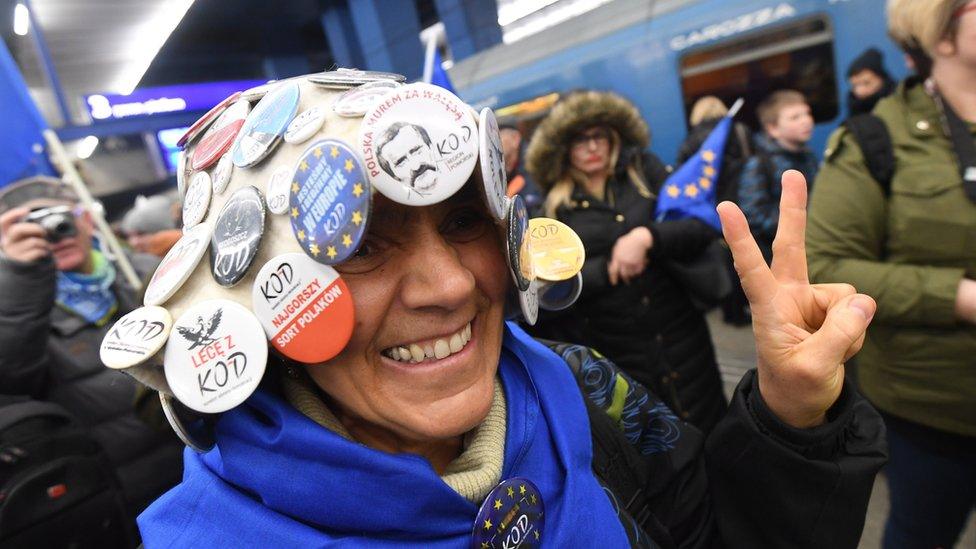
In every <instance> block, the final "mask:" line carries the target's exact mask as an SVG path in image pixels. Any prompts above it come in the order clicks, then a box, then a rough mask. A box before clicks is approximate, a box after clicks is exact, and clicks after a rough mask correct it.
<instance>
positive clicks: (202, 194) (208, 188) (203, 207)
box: [183, 172, 213, 229]
mask: <svg viewBox="0 0 976 549" xmlns="http://www.w3.org/2000/svg"><path fill="white" fill-rule="evenodd" d="M212 192H213V184H212V183H211V182H210V175H209V174H208V173H207V172H197V173H195V174H193V177H192V178H191V179H190V186H189V187H187V188H186V196H185V197H184V198H183V228H185V229H189V228H191V227H193V226H194V225H196V224H198V223H200V222H201V221H203V219H204V218H205V217H207V210H208V209H209V208H210V195H211V193H212Z"/></svg>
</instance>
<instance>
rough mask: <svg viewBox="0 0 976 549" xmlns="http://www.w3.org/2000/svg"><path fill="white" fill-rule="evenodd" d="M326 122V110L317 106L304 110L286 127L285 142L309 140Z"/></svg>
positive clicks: (294, 142) (293, 142) (292, 142)
mask: <svg viewBox="0 0 976 549" xmlns="http://www.w3.org/2000/svg"><path fill="white" fill-rule="evenodd" d="M323 124H325V110H324V109H322V108H321V107H318V106H315V107H312V108H310V109H308V110H306V111H302V112H301V113H299V115H298V116H296V117H295V119H294V120H292V121H291V123H290V124H288V127H287V128H285V137H284V138H285V143H291V144H297V143H303V142H305V141H308V140H309V139H310V138H311V137H312V136H313V135H315V134H316V133H318V131H319V130H321V129H322V125H323Z"/></svg>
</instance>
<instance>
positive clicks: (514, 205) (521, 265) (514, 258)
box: [505, 195, 535, 291]
mask: <svg viewBox="0 0 976 549" xmlns="http://www.w3.org/2000/svg"><path fill="white" fill-rule="evenodd" d="M508 204H509V205H508V223H507V225H508V235H507V238H506V239H505V243H506V244H507V247H508V266H509V268H510V269H511V271H512V277H513V278H514V280H515V286H516V287H517V288H518V290H519V291H525V290H527V289H528V288H529V282H531V281H532V279H533V278H535V276H534V273H533V271H532V245H531V242H532V239H531V238H530V237H529V212H528V210H526V209H525V200H524V199H523V198H522V197H521V196H519V195H515V196H514V197H512V199H511V200H509V201H508Z"/></svg>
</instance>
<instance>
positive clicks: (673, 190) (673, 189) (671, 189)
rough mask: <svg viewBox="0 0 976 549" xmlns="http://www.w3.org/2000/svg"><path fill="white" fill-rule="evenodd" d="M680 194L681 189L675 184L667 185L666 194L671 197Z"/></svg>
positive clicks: (676, 196)
mask: <svg viewBox="0 0 976 549" xmlns="http://www.w3.org/2000/svg"><path fill="white" fill-rule="evenodd" d="M680 194H681V189H679V188H678V186H677V185H673V184H672V185H668V196H670V197H671V198H678V196H679V195H680Z"/></svg>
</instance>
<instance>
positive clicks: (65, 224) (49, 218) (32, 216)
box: [24, 206, 78, 242]
mask: <svg viewBox="0 0 976 549" xmlns="http://www.w3.org/2000/svg"><path fill="white" fill-rule="evenodd" d="M24 221H25V222H27V223H37V224H38V225H40V226H41V227H43V228H44V232H46V233H47V239H48V241H50V242H58V241H59V240H63V239H65V238H70V237H72V236H74V235H76V234H78V227H77V225H75V216H74V213H73V212H72V211H71V206H53V207H50V208H41V209H39V210H34V211H32V212H31V213H29V214H28V215H27V217H25V218H24Z"/></svg>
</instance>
